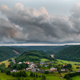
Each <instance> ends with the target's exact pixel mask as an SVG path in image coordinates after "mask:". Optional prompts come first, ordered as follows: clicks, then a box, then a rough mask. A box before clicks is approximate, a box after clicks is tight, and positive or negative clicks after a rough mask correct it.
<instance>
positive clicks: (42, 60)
mask: <svg viewBox="0 0 80 80" xmlns="http://www.w3.org/2000/svg"><path fill="white" fill-rule="evenodd" d="M44 61H49V60H48V59H44V58H42V59H41V62H44Z"/></svg>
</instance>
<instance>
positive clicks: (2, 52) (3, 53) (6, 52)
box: [0, 47, 18, 61]
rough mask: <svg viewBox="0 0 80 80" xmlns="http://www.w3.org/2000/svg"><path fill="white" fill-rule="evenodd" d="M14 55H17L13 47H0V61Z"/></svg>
mask: <svg viewBox="0 0 80 80" xmlns="http://www.w3.org/2000/svg"><path fill="white" fill-rule="evenodd" d="M16 56H18V54H16V53H15V52H14V51H13V49H11V48H9V47H0V61H3V60H7V59H9V58H11V57H16Z"/></svg>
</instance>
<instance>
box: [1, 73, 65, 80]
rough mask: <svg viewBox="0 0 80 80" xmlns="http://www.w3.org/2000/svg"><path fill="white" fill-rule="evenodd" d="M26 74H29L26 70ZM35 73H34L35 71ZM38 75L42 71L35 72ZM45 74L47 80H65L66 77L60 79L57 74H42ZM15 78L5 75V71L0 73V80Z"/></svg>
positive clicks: (31, 79) (31, 78)
mask: <svg viewBox="0 0 80 80" xmlns="http://www.w3.org/2000/svg"><path fill="white" fill-rule="evenodd" d="M26 73H27V74H28V75H30V72H26ZM35 74H36V73H35ZM37 74H38V75H43V74H42V73H37ZM44 75H45V76H46V79H48V80H66V79H60V76H59V75H58V74H57V76H55V75H54V74H44ZM33 78H34V77H29V76H28V77H26V78H24V79H30V80H33ZM12 79H14V80H15V78H14V77H12V76H11V75H10V76H9V75H6V74H5V73H0V80H12ZM36 79H37V80H41V77H38V78H36Z"/></svg>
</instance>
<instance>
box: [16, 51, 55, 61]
mask: <svg viewBox="0 0 80 80" xmlns="http://www.w3.org/2000/svg"><path fill="white" fill-rule="evenodd" d="M42 58H44V59H49V60H52V59H53V58H51V57H50V56H47V55H46V54H45V52H43V51H42V52H40V51H39V52H38V51H37V50H34V51H27V52H24V53H22V54H21V55H20V56H19V57H17V58H16V59H15V60H16V62H20V61H21V62H22V61H32V62H33V61H34V62H35V61H40V60H41V59H42Z"/></svg>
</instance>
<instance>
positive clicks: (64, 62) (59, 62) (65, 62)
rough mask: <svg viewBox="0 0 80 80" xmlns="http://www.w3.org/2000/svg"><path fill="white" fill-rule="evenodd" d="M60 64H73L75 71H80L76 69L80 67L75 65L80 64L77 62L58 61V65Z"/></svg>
mask: <svg viewBox="0 0 80 80" xmlns="http://www.w3.org/2000/svg"><path fill="white" fill-rule="evenodd" d="M58 64H72V70H73V71H77V70H79V69H76V67H80V65H75V64H80V62H75V61H66V60H60V59H57V65H58Z"/></svg>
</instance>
